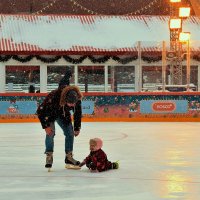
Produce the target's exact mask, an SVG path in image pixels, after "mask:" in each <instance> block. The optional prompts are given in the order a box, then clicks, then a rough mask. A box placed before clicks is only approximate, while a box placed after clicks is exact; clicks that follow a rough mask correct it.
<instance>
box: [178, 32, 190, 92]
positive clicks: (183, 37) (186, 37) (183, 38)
mask: <svg viewBox="0 0 200 200" xmlns="http://www.w3.org/2000/svg"><path fill="white" fill-rule="evenodd" d="M190 35H191V34H190V32H181V33H180V35H179V41H180V42H183V43H186V44H187V53H186V54H187V70H186V80H187V91H189V90H190Z"/></svg>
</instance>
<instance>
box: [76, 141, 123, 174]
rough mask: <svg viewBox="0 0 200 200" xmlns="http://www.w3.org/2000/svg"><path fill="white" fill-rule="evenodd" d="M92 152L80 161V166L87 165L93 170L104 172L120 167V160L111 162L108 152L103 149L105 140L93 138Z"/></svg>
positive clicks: (91, 143)
mask: <svg viewBox="0 0 200 200" xmlns="http://www.w3.org/2000/svg"><path fill="white" fill-rule="evenodd" d="M89 144H90V154H89V155H88V156H87V157H86V158H85V159H84V160H83V161H82V162H81V163H80V165H79V167H82V166H84V165H86V166H87V167H88V168H89V169H90V171H91V172H102V171H106V170H110V169H118V168H119V164H118V162H110V161H109V160H108V159H107V155H106V153H105V152H104V151H103V150H102V149H101V148H102V146H103V141H102V140H101V139H100V138H93V139H90V141H89Z"/></svg>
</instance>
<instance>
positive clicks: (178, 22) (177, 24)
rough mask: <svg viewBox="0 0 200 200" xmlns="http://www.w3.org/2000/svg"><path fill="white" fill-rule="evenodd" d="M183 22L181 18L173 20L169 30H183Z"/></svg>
mask: <svg viewBox="0 0 200 200" xmlns="http://www.w3.org/2000/svg"><path fill="white" fill-rule="evenodd" d="M181 27H182V21H181V19H180V18H171V19H170V20H169V28H170V30H171V29H181Z"/></svg>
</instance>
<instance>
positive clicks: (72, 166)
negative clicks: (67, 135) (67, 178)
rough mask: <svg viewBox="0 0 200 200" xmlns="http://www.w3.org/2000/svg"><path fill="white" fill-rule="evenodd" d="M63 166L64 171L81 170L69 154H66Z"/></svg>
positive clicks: (77, 162)
mask: <svg viewBox="0 0 200 200" xmlns="http://www.w3.org/2000/svg"><path fill="white" fill-rule="evenodd" d="M65 164H66V165H65V168H66V169H81V167H79V164H80V162H79V161H77V160H75V159H74V158H73V155H72V153H71V152H70V153H67V154H66V157H65Z"/></svg>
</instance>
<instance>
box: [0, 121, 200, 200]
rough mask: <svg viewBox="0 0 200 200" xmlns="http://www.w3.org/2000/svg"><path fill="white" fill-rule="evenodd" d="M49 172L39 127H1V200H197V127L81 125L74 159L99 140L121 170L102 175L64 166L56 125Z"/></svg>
mask: <svg viewBox="0 0 200 200" xmlns="http://www.w3.org/2000/svg"><path fill="white" fill-rule="evenodd" d="M56 130H57V134H56V136H55V152H54V164H53V168H52V172H47V170H46V169H45V168H44V164H45V154H44V138H45V133H44V130H43V129H42V128H41V125H40V124H39V123H23V124H0V200H36V199H37V200H47V199H48V200H51V199H52V200H64V199H71V200H90V199H93V200H108V199H109V200H110V199H113V200H161V199H165V200H167V199H170V200H172V199H173V200H175V199H176V200H177V199H181V200H199V199H200V123H190V122H186V123H185V122H180V123H177V122H172V123H169V122H166V123H164V122H162V123H161V122H160V123H153V122H147V123H145V122H133V123H131V122H127V123H122V122H118V123H116V122H115V123H110V122H109V123H108V122H107V123H94V122H93V123H83V124H82V130H81V135H80V136H78V137H76V138H75V143H74V157H75V158H76V159H78V160H80V161H82V160H83V159H84V158H85V157H86V156H87V155H88V154H89V145H88V141H89V139H90V138H93V137H101V138H102V139H103V141H104V146H103V150H104V151H105V152H106V153H107V155H108V158H109V160H111V161H116V160H119V163H120V168H119V169H118V170H110V171H106V172H101V173H91V172H89V171H88V169H87V168H86V167H85V166H84V167H83V168H82V169H81V170H67V169H65V168H64V166H65V165H64V156H65V155H64V136H63V133H62V131H61V129H60V128H59V127H58V126H56Z"/></svg>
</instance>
